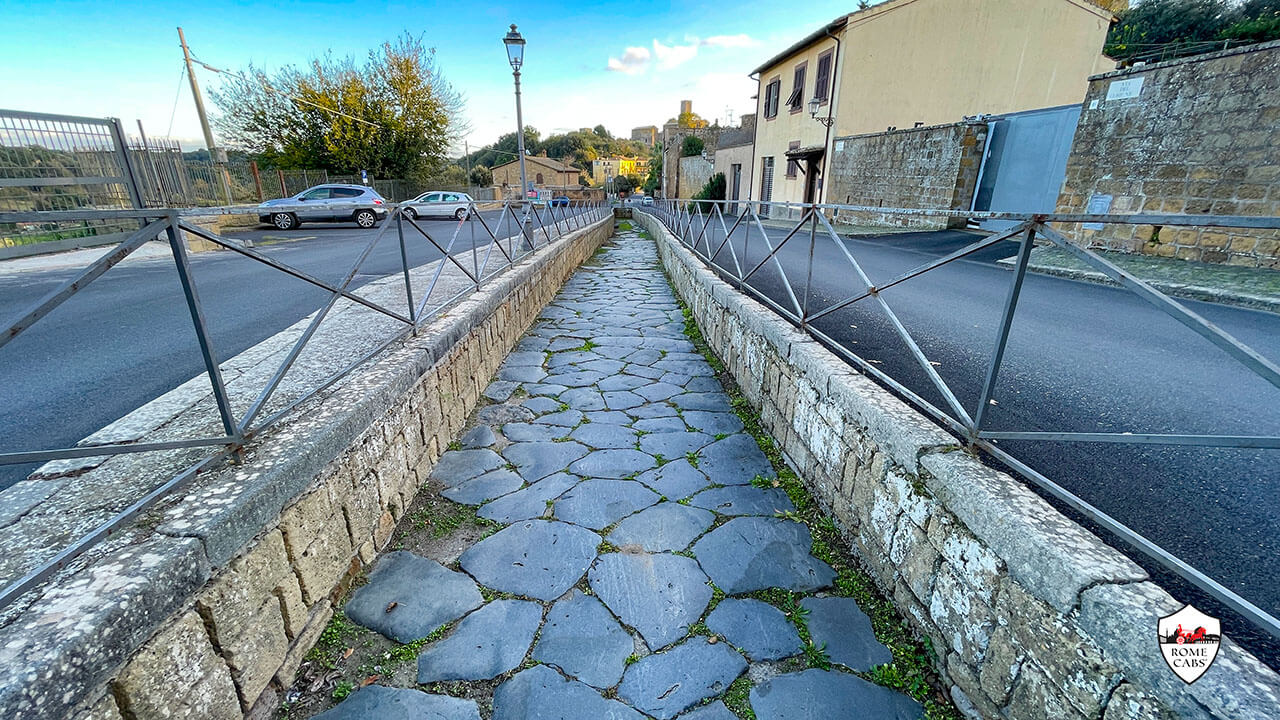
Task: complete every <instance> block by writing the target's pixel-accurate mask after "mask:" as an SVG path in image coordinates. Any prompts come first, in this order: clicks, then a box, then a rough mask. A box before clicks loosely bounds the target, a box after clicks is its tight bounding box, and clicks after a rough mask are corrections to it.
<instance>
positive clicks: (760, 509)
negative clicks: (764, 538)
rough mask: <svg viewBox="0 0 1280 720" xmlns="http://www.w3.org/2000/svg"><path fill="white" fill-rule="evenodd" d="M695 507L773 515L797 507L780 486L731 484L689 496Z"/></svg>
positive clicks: (739, 513)
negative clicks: (765, 486) (764, 486)
mask: <svg viewBox="0 0 1280 720" xmlns="http://www.w3.org/2000/svg"><path fill="white" fill-rule="evenodd" d="M689 504H690V505H693V506H694V507H700V508H706V509H708V510H711V511H713V512H718V513H720V514H721V515H764V516H767V517H772V516H774V515H776V514H777V513H780V512H790V511H793V510H795V509H796V506H795V505H792V504H791V498H789V497H787V494H786V493H785V492H783V491H782V490H780V489H778V488H758V487H753V486H751V485H729V486H727V487H722V488H711V489H710V490H703V491H702V492H700V493H698V494H697V495H694V496H693V497H691V498H689Z"/></svg>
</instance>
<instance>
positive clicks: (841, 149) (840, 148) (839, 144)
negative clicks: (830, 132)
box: [836, 140, 844, 152]
mask: <svg viewBox="0 0 1280 720" xmlns="http://www.w3.org/2000/svg"><path fill="white" fill-rule="evenodd" d="M836 152H844V141H843V140H837V141H836Z"/></svg>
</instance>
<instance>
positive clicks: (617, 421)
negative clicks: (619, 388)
mask: <svg viewBox="0 0 1280 720" xmlns="http://www.w3.org/2000/svg"><path fill="white" fill-rule="evenodd" d="M582 415H583V418H584V419H585V420H586V422H589V423H601V424H604V425H630V424H631V416H630V415H628V414H626V413H624V412H618V411H617V410H593V411H591V412H587V413H583V414H582Z"/></svg>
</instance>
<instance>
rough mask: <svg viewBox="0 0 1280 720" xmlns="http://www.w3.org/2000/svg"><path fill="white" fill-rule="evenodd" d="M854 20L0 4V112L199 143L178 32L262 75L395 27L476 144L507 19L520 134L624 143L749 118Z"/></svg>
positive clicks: (398, 6) (560, 9)
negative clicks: (753, 76) (794, 62)
mask: <svg viewBox="0 0 1280 720" xmlns="http://www.w3.org/2000/svg"><path fill="white" fill-rule="evenodd" d="M730 7H731V8H732V10H731V11H727V10H728V8H730ZM516 8H519V9H516ZM855 8H856V3H854V2H839V3H836V2H821V1H819V2H815V3H809V4H806V5H804V6H792V5H790V4H789V3H781V2H778V1H777V0H772V1H767V0H747V2H737V3H735V4H733V5H729V4H727V3H723V2H719V3H717V2H678V3H671V2H656V3H646V2H614V1H613V0H608V1H606V2H596V3H590V4H588V3H572V2H538V3H526V4H524V5H523V6H522V7H520V6H517V5H515V4H485V3H473V4H467V3H465V2H464V3H457V2H453V3H413V2H378V1H376V0H364V1H362V2H345V1H339V0H320V1H314V0H313V1H310V2H299V1H297V0H276V1H274V2H235V3H201V2H190V3H181V2H172V1H171V0H170V1H168V2H152V1H150V0H148V1H141V2H118V3H112V2H102V1H101V0H98V1H96V2H79V1H68V2H61V1H56V0H27V1H26V2H23V0H2V1H0V27H5V28H6V29H8V32H6V33H5V42H4V43H2V44H0V107H3V108H10V109H20V110H33V111H42V112H56V113H66V114H77V115H89V116H111V117H119V118H121V119H122V120H124V121H125V124H126V126H127V127H128V128H129V129H130V131H131V132H136V127H137V125H136V123H135V120H137V119H141V120H142V123H143V125H144V126H145V128H146V131H147V134H148V135H152V136H162V135H166V134H169V135H171V136H172V137H175V138H179V139H181V140H182V141H183V142H184V144H186V145H192V146H194V145H200V144H201V141H200V139H199V138H200V137H201V136H200V128H199V124H198V122H197V120H196V115H195V108H194V105H193V104H192V100H191V95H190V90H189V89H188V87H187V85H186V84H185V82H184V83H183V84H182V85H181V89H180V88H179V78H180V73H181V69H182V54H181V50H180V49H179V47H178V39H177V31H176V30H175V28H176V27H177V26H178V25H181V26H182V27H183V29H184V31H185V33H186V36H187V42H188V44H189V45H190V46H191V48H192V51H193V52H194V54H196V55H197V56H198V57H200V58H201V59H202V60H204V61H205V62H207V63H209V64H211V65H214V66H218V67H226V68H233V69H242V68H244V67H245V66H247V65H248V64H249V63H251V62H252V63H254V64H255V65H259V66H264V67H266V68H268V69H274V68H277V67H279V66H281V65H286V64H291V63H300V62H305V61H306V60H308V59H309V58H312V57H315V56H317V55H321V54H323V53H325V52H333V53H334V54H337V55H352V54H354V55H357V56H363V55H364V54H365V53H366V52H367V50H368V49H369V48H371V47H374V46H376V45H378V44H380V43H381V42H383V41H384V40H389V39H392V38H394V37H395V36H396V35H398V34H399V33H401V32H403V31H406V30H407V31H409V32H412V33H415V34H417V33H422V34H423V35H424V37H425V40H426V42H427V43H428V44H429V45H432V46H434V47H435V48H436V49H437V57H438V60H439V63H440V67H441V68H442V69H443V71H444V73H445V76H446V77H447V78H448V79H449V81H450V82H452V83H453V84H454V85H455V86H456V87H458V88H459V89H461V90H462V91H463V93H464V94H465V95H466V98H467V108H466V115H467V119H468V121H469V122H470V124H471V127H472V129H471V132H470V135H469V138H468V139H469V141H470V142H471V144H472V146H477V145H483V144H485V143H489V142H492V141H493V140H494V139H496V138H497V136H498V135H499V134H501V133H504V132H509V131H511V130H512V129H514V127H515V108H514V101H513V99H512V94H511V72H510V68H509V66H508V65H507V62H506V52H505V50H504V48H503V46H502V41H501V38H502V36H503V35H504V34H505V32H506V30H507V25H509V24H510V23H512V22H515V23H518V24H519V26H520V31H521V32H522V33H523V34H524V36H525V37H526V38H527V40H528V46H527V49H526V58H525V61H526V65H525V72H524V74H523V81H524V82H523V90H524V98H525V102H524V116H525V123H526V124H529V125H533V126H535V127H537V128H538V129H539V130H540V131H542V133H543V134H544V135H546V134H548V133H550V132H554V131H563V130H565V129H573V128H578V127H590V126H595V125H597V124H601V123H603V124H604V125H605V127H607V128H609V130H611V131H612V132H614V133H617V134H624V133H629V131H630V128H632V127H635V126H639V125H661V124H662V122H664V121H665V120H667V119H668V118H670V117H673V116H674V115H675V114H676V112H677V110H678V109H679V107H678V105H679V101H680V100H681V99H689V100H693V102H694V110H695V111H696V112H698V113H699V114H701V115H703V116H704V117H707V118H708V119H716V118H718V119H720V121H721V122H725V121H726V120H727V119H728V114H729V112H732V113H733V117H735V118H736V117H737V116H738V115H739V114H741V113H743V112H751V111H752V110H753V109H754V101H753V100H751V99H750V98H751V95H753V94H754V92H755V90H754V87H753V85H752V83H751V82H750V81H749V80H748V79H747V73H749V72H750V71H751V70H752V69H753V68H754V67H755V66H756V65H757V64H758V63H759V62H760V61H761V60H764V59H767V58H768V57H769V56H771V55H772V54H774V53H776V52H778V51H779V50H781V49H783V48H785V47H786V46H788V45H790V44H791V43H792V42H794V41H796V40H798V39H800V38H801V37H803V36H804V35H806V34H807V33H809V32H810V31H812V30H813V29H815V28H817V27H818V26H819V25H820V24H822V23H823V22H826V21H829V20H831V19H833V18H835V17H837V16H839V15H840V14H842V13H844V12H848V11H850V10H853V9H855ZM15 31H16V32H15ZM611 67H612V69H610V68H611ZM197 77H198V79H199V80H200V82H201V84H202V88H203V89H206V90H207V89H208V88H210V87H216V86H217V84H218V82H219V80H218V77H217V76H216V75H214V74H212V73H209V72H207V71H203V70H201V69H197ZM175 98H176V102H175ZM207 100H208V98H207V93H206V101H207ZM211 111H212V112H216V108H211ZM170 118H172V130H171V131H170V129H169V128H170ZM458 149H459V150H461V148H458Z"/></svg>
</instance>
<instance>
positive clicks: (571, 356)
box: [547, 345, 600, 372]
mask: <svg viewBox="0 0 1280 720" xmlns="http://www.w3.org/2000/svg"><path fill="white" fill-rule="evenodd" d="M578 347H582V346H581V345H578ZM599 357H600V356H599V355H596V354H595V353H593V352H589V351H587V350H578V349H576V348H575V349H571V350H567V351H565V352H557V353H555V354H554V355H552V356H551V359H550V360H548V361H547V367H549V368H557V372H573V371H574V370H577V369H579V368H573V369H570V370H564V369H563V368H564V367H566V366H568V365H572V364H574V363H583V362H590V361H591V360H595V359H597V358H599Z"/></svg>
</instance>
